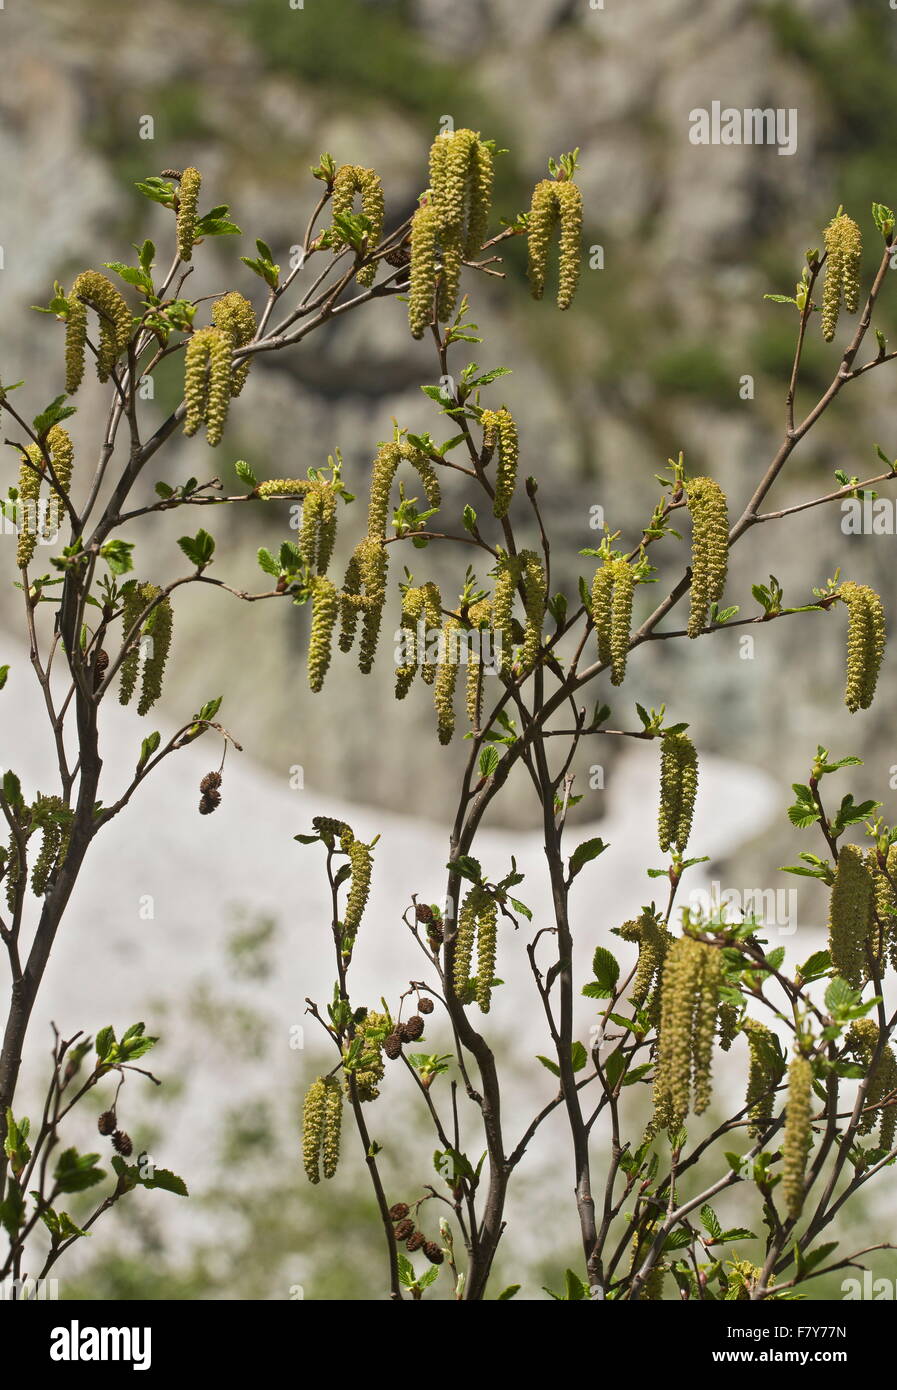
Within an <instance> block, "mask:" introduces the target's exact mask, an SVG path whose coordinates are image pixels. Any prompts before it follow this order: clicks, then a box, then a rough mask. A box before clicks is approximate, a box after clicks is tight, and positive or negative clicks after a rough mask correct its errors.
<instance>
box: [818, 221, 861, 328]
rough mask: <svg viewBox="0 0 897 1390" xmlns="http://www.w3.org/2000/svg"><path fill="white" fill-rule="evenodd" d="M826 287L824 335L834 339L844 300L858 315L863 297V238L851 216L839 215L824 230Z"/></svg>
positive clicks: (824, 295) (848, 310) (824, 294)
mask: <svg viewBox="0 0 897 1390" xmlns="http://www.w3.org/2000/svg"><path fill="white" fill-rule="evenodd" d="M824 236H825V286H824V288H823V291H822V336H823V338H824V339H825V341H826V342H827V343H830V342H831V341H832V338H834V336H835V329H836V328H837V326H838V315H839V314H840V312H841V301H842V299H843V301H844V308H845V309H846V310H847V312H848V313H849V314H855V313H856V310H857V305H858V303H859V298H860V258H861V256H862V251H863V237H862V233H861V232H860V229H859V227H858V226H857V224H856V223H855V222H854V220H853V218H852V217H848V216H847V214H846V213H840V214H839V215H838V216H837V217H833V218H832V220H831V222H830V223H829V224H828V226H827V227H826V229H825V232H824Z"/></svg>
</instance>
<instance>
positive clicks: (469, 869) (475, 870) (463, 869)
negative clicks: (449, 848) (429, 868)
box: [445, 854, 483, 883]
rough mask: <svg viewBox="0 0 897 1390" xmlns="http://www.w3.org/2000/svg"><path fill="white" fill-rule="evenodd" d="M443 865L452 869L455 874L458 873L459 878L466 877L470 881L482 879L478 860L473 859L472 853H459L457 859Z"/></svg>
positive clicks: (474, 881) (476, 881)
mask: <svg viewBox="0 0 897 1390" xmlns="http://www.w3.org/2000/svg"><path fill="white" fill-rule="evenodd" d="M445 867H446V868H447V869H448V870H449V871H451V870H454V872H455V873H456V874H460V876H461V878H466V879H468V880H469V882H470V883H481V882H482V880H483V870H482V868H481V866H480V861H479V860H478V859H474V858H473V857H472V855H469V854H461V855H459V856H458V858H457V859H453V860H451V862H450V863H448V864H446V866H445Z"/></svg>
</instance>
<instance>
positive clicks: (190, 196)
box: [175, 168, 202, 261]
mask: <svg viewBox="0 0 897 1390" xmlns="http://www.w3.org/2000/svg"><path fill="white" fill-rule="evenodd" d="M201 185H202V175H201V174H200V172H199V170H198V169H192V168H191V169H185V170H184V172H183V173H182V174H181V182H180V187H179V189H178V196H177V221H176V226H175V235H176V237H177V246H178V255H179V256H180V258H181V260H182V261H189V260H192V258H193V243H194V241H195V240H196V222H197V213H198V211H199V190H200V186H201Z"/></svg>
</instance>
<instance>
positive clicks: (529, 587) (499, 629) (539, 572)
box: [492, 550, 548, 676]
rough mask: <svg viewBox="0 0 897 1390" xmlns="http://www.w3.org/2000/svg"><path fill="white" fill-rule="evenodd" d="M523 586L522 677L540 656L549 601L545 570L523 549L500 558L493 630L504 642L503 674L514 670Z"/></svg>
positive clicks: (494, 598)
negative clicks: (518, 593) (519, 591)
mask: <svg viewBox="0 0 897 1390" xmlns="http://www.w3.org/2000/svg"><path fill="white" fill-rule="evenodd" d="M520 584H522V586H523V606H524V610H525V613H526V626H525V628H524V632H523V645H522V647H521V649H520V656H519V665H520V671H521V675H524V676H525V675H527V674H528V673H529V672H530V671H531V670H532V669H533V667H534V666H535V664H536V661H537V659H538V656H539V651H540V648H541V645H542V626H543V624H544V622H545V608H546V603H547V599H548V592H547V589H546V584H545V570H544V569H543V567H542V561H541V560H540V559H539V557H538V555H537V554H536V553H535V551H534V550H521V551H520V553H519V555H505V554H500V555H499V560H498V565H497V572H496V578H495V589H494V592H493V595H492V624H493V631H494V632H495V634H496V637H497V639H498V640H499V641H500V643H501V651H500V654H499V662H500V669H501V671H502V674H503V675H504V674H507V673H508V672H509V671H510V669H511V663H512V658H513V651H514V617H513V612H514V595H515V593H516V591H517V587H518V585H520Z"/></svg>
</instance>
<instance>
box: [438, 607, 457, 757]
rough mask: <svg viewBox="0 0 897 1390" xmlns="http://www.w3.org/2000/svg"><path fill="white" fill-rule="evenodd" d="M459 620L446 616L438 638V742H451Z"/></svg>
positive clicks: (453, 730)
mask: <svg viewBox="0 0 897 1390" xmlns="http://www.w3.org/2000/svg"><path fill="white" fill-rule="evenodd" d="M461 632H462V626H461V622H460V620H459V619H458V618H456V617H455V616H454V615H453V616H452V617H449V618H446V620H445V622H444V623H443V626H442V633H441V636H440V640H439V666H438V668H437V670H436V680H435V682H434V685H433V704H434V706H435V708H436V732H437V735H438V737H439V742H440V743H442V744H445V743H451V741H452V735H453V734H454V732H455V686H456V684H457V682H458V661H459V657H460V642H459V638H460V633H461Z"/></svg>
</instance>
